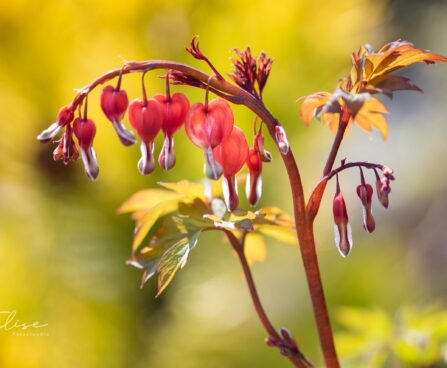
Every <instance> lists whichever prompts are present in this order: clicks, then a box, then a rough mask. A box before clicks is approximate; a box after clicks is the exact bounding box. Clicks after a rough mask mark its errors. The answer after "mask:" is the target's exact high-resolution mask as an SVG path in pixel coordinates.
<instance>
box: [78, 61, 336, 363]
mask: <svg viewBox="0 0 447 368" xmlns="http://www.w3.org/2000/svg"><path fill="white" fill-rule="evenodd" d="M154 69H165V70H176V71H179V72H182V73H184V74H185V75H187V76H189V77H190V78H193V79H194V80H196V81H199V82H201V83H202V84H203V85H204V86H206V84H209V88H210V91H211V92H214V93H216V94H217V95H219V96H220V97H222V98H225V99H227V100H229V101H230V102H233V103H236V104H243V105H245V106H246V107H248V108H249V109H250V110H252V111H253V112H254V113H255V114H256V115H257V116H259V118H260V119H261V120H262V121H263V122H264V123H265V125H266V126H267V128H268V130H269V133H270V135H271V136H272V138H273V139H274V140H275V127H276V126H278V125H280V124H279V122H278V121H277V120H276V119H275V118H274V117H273V115H272V114H271V113H270V112H269V111H268V110H267V108H266V107H265V106H264V104H263V103H262V101H260V100H259V99H258V98H256V97H255V96H253V95H251V94H250V93H248V92H247V91H245V90H243V89H242V88H240V87H238V86H237V85H234V84H231V83H229V82H227V81H226V80H224V79H220V78H210V76H209V75H208V74H206V73H203V72H201V71H199V70H197V69H195V68H192V67H190V66H188V65H185V64H182V63H176V62H172V61H164V60H150V61H143V62H129V63H126V64H125V65H124V66H123V67H122V68H120V69H116V70H112V71H110V72H108V73H106V74H104V75H102V76H100V77H99V78H97V79H96V80H94V81H93V82H92V83H90V84H89V85H87V86H86V87H85V88H83V89H82V90H81V91H80V92H79V93H78V94H77V96H76V97H75V99H74V100H73V103H72V108H73V110H75V109H76V108H77V107H78V105H80V104H81V103H82V102H83V100H84V99H85V97H86V96H87V94H88V93H89V92H90V91H91V90H93V89H94V88H95V87H96V86H98V85H100V84H102V83H105V82H106V81H109V80H110V79H112V78H115V77H117V76H118V75H119V74H120V73H122V74H127V73H131V72H144V71H150V70H154ZM337 136H338V135H337ZM342 137H343V134H341V137H340V138H339V142H341V139H342ZM339 145H340V143H338V146H339ZM332 151H334V152H335V153H334V154H332ZM332 151H331V156H330V157H333V161H332V163H331V164H330V166H331V167H332V165H333V162H334V161H335V156H336V151H338V147H337V148H336V149H335V148H333V150H332ZM281 156H282V159H283V161H284V165H285V167H286V171H287V175H288V177H289V183H290V187H291V191H292V199H293V208H294V216H295V224H296V231H297V236H298V242H299V246H300V250H301V256H302V260H303V264H304V269H305V273H306V277H307V283H308V287H309V291H310V296H311V299H312V307H313V311H314V315H315V319H316V323H317V329H318V335H319V338H320V343H321V347H322V351H323V357H324V361H325V364H326V367H327V368H339V367H340V365H339V363H338V359H337V353H336V350H335V345H334V338H333V334H332V328H331V324H330V320H329V313H328V309H327V306H326V301H325V297H324V292H323V285H322V281H321V276H320V270H319V266H318V258H317V253H316V249H315V241H314V234H313V219H311V218H308V216H307V214H306V209H305V198H304V191H303V186H302V182H301V177H300V173H299V170H298V166H297V164H296V161H295V158H294V156H293V153H292V150H291V149H290V150H289V151H288V153H287V154H285V155H284V154H281ZM328 165H329V162H328V164H327V165H326V166H328ZM329 171H330V170H329Z"/></svg>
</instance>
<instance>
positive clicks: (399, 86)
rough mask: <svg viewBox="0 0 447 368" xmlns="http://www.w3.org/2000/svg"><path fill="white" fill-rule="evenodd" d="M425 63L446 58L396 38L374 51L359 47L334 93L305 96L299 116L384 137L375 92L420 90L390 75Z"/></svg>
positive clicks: (384, 124)
mask: <svg viewBox="0 0 447 368" xmlns="http://www.w3.org/2000/svg"><path fill="white" fill-rule="evenodd" d="M419 62H425V63H426V64H434V63H437V62H447V58H446V57H444V56H442V55H438V54H435V53H432V52H429V51H427V50H423V49H417V48H415V47H414V46H413V44H411V43H410V42H406V41H401V40H397V41H394V42H390V43H388V44H386V45H385V46H383V47H382V48H381V49H380V50H379V51H377V52H376V51H374V49H373V48H372V47H371V45H365V46H362V47H360V49H359V50H358V52H356V53H353V54H352V69H351V72H350V74H349V76H347V77H346V78H342V79H341V80H340V81H339V83H338V85H337V89H336V90H335V92H334V93H329V92H318V93H314V94H311V95H309V96H306V97H304V100H303V103H302V104H301V117H302V118H303V121H304V123H305V124H306V125H309V123H310V121H311V120H312V119H313V118H317V119H320V120H321V121H322V122H323V123H324V124H328V125H329V126H330V128H331V129H332V130H337V128H338V126H339V124H341V125H342V126H343V128H346V127H347V126H348V124H350V123H354V122H355V123H356V124H358V125H359V126H360V127H361V128H362V129H364V130H366V131H368V132H369V131H371V129H372V128H375V129H377V130H378V131H379V132H380V133H381V134H382V137H383V139H386V138H387V134H388V133H387V122H386V119H385V116H384V115H385V114H386V113H387V112H388V110H387V108H386V107H385V106H384V105H383V104H382V102H380V101H379V100H378V99H377V98H375V97H373V95H374V94H378V93H383V94H385V95H386V96H388V97H390V98H391V97H392V96H393V93H394V92H395V91H399V90H414V91H419V92H422V90H421V89H420V88H419V87H418V86H416V85H414V84H413V83H412V82H411V80H410V79H409V78H405V77H402V76H398V75H393V74H390V73H392V72H395V71H397V70H399V69H401V68H404V67H406V66H409V65H412V64H415V63H419Z"/></svg>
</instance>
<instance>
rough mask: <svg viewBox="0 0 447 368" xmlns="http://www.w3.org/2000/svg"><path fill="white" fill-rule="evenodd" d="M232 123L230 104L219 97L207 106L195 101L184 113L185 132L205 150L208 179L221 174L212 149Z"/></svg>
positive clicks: (216, 177)
mask: <svg viewBox="0 0 447 368" xmlns="http://www.w3.org/2000/svg"><path fill="white" fill-rule="evenodd" d="M233 124H234V117H233V112H232V111H231V108H230V106H229V105H228V103H227V102H226V101H224V100H220V99H217V100H213V101H211V102H210V103H209V104H208V106H206V105H204V104H202V103H196V104H194V105H192V106H191V108H190V109H189V111H188V114H187V115H186V120H185V129H186V134H187V135H188V137H189V139H190V140H191V141H192V142H193V143H194V144H195V145H196V146H198V147H200V148H201V149H202V150H203V151H204V152H205V159H206V163H205V173H206V175H207V176H208V177H209V178H210V179H214V180H216V179H218V178H219V177H220V176H221V175H222V168H221V167H220V165H219V164H218V163H217V162H216V161H215V159H214V156H213V151H212V150H213V149H214V148H215V147H216V146H218V145H219V144H220V143H221V142H222V141H223V140H224V139H225V138H227V137H228V136H229V135H230V134H231V131H232V129H233Z"/></svg>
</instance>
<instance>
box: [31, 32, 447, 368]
mask: <svg viewBox="0 0 447 368" xmlns="http://www.w3.org/2000/svg"><path fill="white" fill-rule="evenodd" d="M187 50H188V51H189V52H190V53H191V55H192V56H193V57H195V58H196V59H198V60H203V61H204V62H206V63H207V65H208V66H209V67H210V68H211V70H212V71H213V73H214V75H211V76H210V75H207V74H205V73H203V72H201V71H199V70H197V69H195V68H192V67H190V66H188V65H185V64H181V63H176V62H172V61H164V60H149V61H142V62H127V63H125V64H124V65H123V66H122V67H121V68H119V69H116V70H112V71H109V72H107V73H105V74H104V75H102V76H100V77H98V78H97V79H95V80H94V81H92V82H91V83H90V84H89V85H87V86H86V87H84V88H82V89H80V90H79V92H78V93H77V95H76V96H75V98H74V100H73V101H72V103H71V104H70V105H67V106H65V107H63V108H62V109H61V110H60V111H59V113H58V116H57V118H56V122H54V123H53V124H51V125H50V127H49V128H47V129H45V130H44V131H43V132H42V133H41V134H40V135H39V136H38V139H39V140H40V141H42V142H50V141H53V140H54V139H55V138H56V136H57V135H58V133H59V132H61V131H62V129H63V128H65V131H64V133H63V136H62V139H61V141H60V142H59V145H58V147H57V148H56V150H55V152H54V158H55V159H58V160H60V159H61V160H62V161H63V162H64V163H67V162H69V161H70V160H75V159H76V158H77V151H76V144H75V143H74V141H73V139H72V132H73V134H74V135H75V137H76V138H77V141H78V145H79V149H80V152H81V157H82V160H83V162H84V167H85V170H86V172H87V175H88V176H89V177H90V178H91V179H95V178H96V177H97V176H98V172H99V169H98V165H97V161H96V155H95V151H94V149H93V140H94V137H95V134H96V126H95V124H94V123H93V121H92V120H91V119H88V118H87V98H88V95H89V93H90V92H91V91H92V90H94V89H95V88H96V87H98V86H100V85H102V84H104V83H107V82H109V81H111V80H112V79H114V78H117V77H118V78H119V79H118V83H117V86H116V87H115V88H113V87H111V86H107V87H105V88H104V90H103V95H102V98H101V106H102V108H103V111H104V113H105V114H106V116H107V118H108V119H109V120H110V121H112V124H113V126H114V128H115V130H116V131H117V134H118V137H119V138H120V140H121V141H122V143H124V144H125V145H130V144H131V143H132V142H133V138H132V136H133V135H132V134H131V133H130V132H129V131H127V130H126V129H125V128H124V126H123V125H122V122H121V121H122V119H123V117H124V114H125V111H126V107H127V93H126V92H124V91H122V90H121V79H122V78H123V77H124V75H126V74H129V73H137V72H140V73H143V77H144V75H145V73H147V72H149V71H151V70H154V69H162V70H164V71H167V72H168V77H167V78H166V80H167V93H166V96H157V97H156V98H147V96H146V90H145V88H144V79H143V78H142V89H143V98H142V99H136V100H133V101H132V102H131V103H130V104H129V107H128V110H129V112H128V117H129V121H130V124H131V126H132V127H133V128H134V130H135V131H136V132H137V134H138V136H139V137H140V139H141V153H142V156H141V158H140V161H139V164H138V168H139V170H140V172H141V173H142V174H144V175H146V174H149V173H150V172H152V171H153V170H154V168H155V161H154V140H155V138H156V136H157V135H158V133H159V131H160V130H162V131H163V133H164V136H165V140H164V144H163V148H162V150H161V154H160V156H159V164H160V166H161V167H162V168H163V169H171V168H172V167H173V166H174V164H175V161H176V159H175V155H174V151H173V139H172V137H173V134H174V133H175V131H176V130H177V129H179V127H180V126H181V125H182V124H183V122H184V124H185V130H186V133H187V135H188V137H189V139H190V140H191V141H192V142H193V143H194V144H195V145H196V146H198V147H199V148H200V149H202V150H203V152H204V154H205V161H206V163H205V173H206V175H207V176H208V177H209V178H211V179H218V178H219V177H220V176H221V175H222V174H223V175H224V179H223V191H224V197H225V200H226V204H227V207H228V209H229V211H234V210H235V209H237V207H238V202H239V198H238V195H237V187H236V179H235V176H236V174H237V173H238V172H239V171H240V170H241V169H242V166H243V165H244V164H245V163H247V166H248V168H249V171H250V173H249V175H250V176H249V186H248V187H249V190H248V200H249V202H250V204H252V205H254V204H256V203H257V201H258V200H259V197H260V190H259V189H260V184H259V183H260V174H261V171H262V162H269V161H270V159H271V157H270V155H269V154H268V153H267V151H265V150H264V144H263V143H264V141H263V140H264V138H263V136H262V135H260V134H258V135H256V133H255V138H254V146H253V148H252V149H251V150H249V148H248V144H247V142H246V139H245V136H244V134H243V133H242V130H240V129H239V128H238V127H234V117H233V112H232V110H231V107H230V105H229V103H235V104H242V105H244V106H246V107H247V108H249V109H250V110H251V111H253V112H254V113H255V114H256V115H257V116H258V117H259V118H260V120H261V121H263V122H264V124H265V126H266V128H267V130H268V132H269V134H270V136H271V138H272V140H273V141H274V142H275V143H276V146H277V147H278V151H279V153H280V156H281V159H282V160H283V162H284V167H285V169H286V171H287V174H288V177H289V182H290V189H291V192H292V197H291V199H292V203H293V209H294V215H295V222H294V223H295V229H294V230H296V236H297V238H298V243H299V246H300V249H301V256H302V260H303V264H304V269H305V273H306V277H307V282H308V287H309V292H310V296H311V299H312V306H313V309H314V315H315V319H316V324H317V329H318V333H319V337H320V343H321V347H322V353H323V357H324V363H325V366H326V367H327V368H339V367H340V364H339V362H338V358H337V353H336V350H335V344H334V339H333V334H332V328H331V324H330V319H329V313H328V308H327V305H326V301H325V297H324V293H323V285H322V280H321V277H320V271H319V266H318V259H317V253H316V249H315V241H314V231H313V222H314V219H315V216H316V215H317V213H318V210H319V207H320V204H321V200H322V197H323V195H324V192H325V189H326V186H327V183H328V182H329V180H330V179H331V178H333V177H334V176H335V177H337V178H338V175H339V174H340V173H341V172H342V171H344V170H346V169H348V168H350V167H357V168H358V167H362V168H364V169H371V170H375V171H376V188H377V195H378V199H379V201H380V203H381V204H382V205H383V206H384V207H388V203H389V201H388V194H389V192H390V185H389V184H390V181H391V180H394V176H393V172H392V171H391V169H389V168H388V167H386V166H384V165H381V164H372V163H367V162H349V163H346V162H345V161H344V160H343V162H342V165H341V166H340V167H338V168H336V169H333V165H334V162H335V160H336V157H337V153H338V150H339V147H340V145H341V142H342V140H343V137H344V136H345V133H346V130H347V128H348V126H350V125H352V124H353V123H356V124H357V125H359V126H360V127H362V128H363V129H365V130H367V131H371V129H372V128H375V129H377V130H379V131H380V133H381V134H382V137H383V138H384V139H386V137H387V124H386V120H385V114H387V108H386V107H385V106H384V105H383V103H382V102H380V101H379V100H378V99H377V98H376V97H374V95H375V94H377V93H384V94H386V95H388V96H392V94H393V93H394V92H395V91H398V90H416V91H420V88H419V87H416V86H415V85H414V84H412V82H411V81H410V80H409V79H408V78H405V77H401V76H396V75H392V74H390V73H392V72H394V71H396V70H398V69H401V68H403V67H406V66H408V65H411V64H414V63H418V62H425V63H428V64H432V63H437V62H445V61H447V58H445V57H444V56H441V55H437V54H434V53H431V52H429V51H426V50H423V49H417V48H415V47H414V46H413V45H412V44H410V43H408V42H404V41H400V40H398V41H395V42H391V43H389V44H387V45H385V46H384V47H382V48H381V49H380V50H379V51H377V52H375V51H374V50H373V49H372V48H371V47H370V46H363V47H361V48H360V49H359V51H358V52H357V53H354V54H353V56H352V70H351V73H350V75H349V76H348V77H346V78H344V79H342V80H341V81H340V82H339V83H338V85H337V88H336V90H335V92H334V93H328V92H318V93H315V94H312V95H309V96H307V97H305V99H304V101H303V103H302V106H301V115H302V118H303V120H304V122H305V124H306V125H309V122H310V120H311V119H312V118H313V117H316V118H319V119H321V120H322V121H323V122H324V123H326V124H329V125H330V126H331V128H332V129H334V130H336V131H337V133H336V136H335V139H334V143H333V145H332V148H331V150H330V152H329V155H328V159H327V161H326V164H325V166H324V169H323V170H322V171H323V176H322V179H321V180H320V182H319V183H318V184H317V186H316V188H315V190H314V191H313V192H312V194H311V196H310V198H309V199H308V200H307V201H306V198H305V196H304V191H303V185H302V182H301V176H300V172H299V169H298V166H297V163H296V161H295V159H294V156H293V153H292V148H291V147H290V145H289V142H288V140H287V134H286V131H285V130H284V128H283V127H282V126H281V125H280V123H279V122H278V120H277V119H275V118H274V116H273V115H272V114H271V113H270V112H269V110H268V109H267V108H266V106H265V105H264V102H263V99H262V92H263V89H264V87H265V84H266V81H267V78H268V76H269V75H270V70H271V66H272V62H273V61H272V59H270V58H269V57H267V56H266V55H265V54H264V53H262V54H261V56H259V57H258V58H257V57H255V56H253V54H252V53H251V51H250V49H249V48H247V49H246V50H245V51H239V50H236V54H237V58H236V59H234V60H233V66H234V73H233V75H231V78H232V80H233V82H234V83H232V82H230V81H228V80H226V79H225V78H224V77H223V74H222V73H220V72H219V71H218V70H217V69H216V68H215V66H214V65H213V64H212V63H211V62H210V60H209V59H208V58H207V57H206V56H205V55H204V54H203V53H202V52H201V50H200V49H199V47H198V41H197V39H196V38H194V39H193V41H192V42H191V46H190V47H189V48H188V49H187ZM169 83H173V84H178V85H187V86H191V87H199V88H206V97H205V103H200V102H199V103H195V104H193V105H192V106H191V107H190V108H189V109H188V107H187V106H188V105H189V102H187V99H186V97H185V98H184V96H179V97H175V96H176V94H174V95H173V96H172V97H171V96H170V92H169ZM209 92H211V93H214V94H216V95H217V96H218V97H219V98H218V99H216V100H212V101H210V102H208V93H209ZM174 97H175V98H174ZM81 106H84V114H83V116H82V117H81V116H80V115H79V117H77V118H76V119H75V120H74V121H73V118H74V112H75V111H76V110H79V109H80V108H81ZM186 110H188V111H187V112H186V113H185V111H186ZM378 171H381V172H382V175H383V176H382V178H380V176H379V174H378ZM197 185H198V184H193V183H187V184H185V183H176V184H173V183H171V184H169V185H168V184H165V186H167V187H169V189H170V190H171V191H172V192H173V193H174V194H172V193H171V194H169V195H168V197H169V196H171V199H172V196H175V198H177V199H179V200H178V201H176V202H173V201H167V203H164V204H163V205H162V203H160V202H159V200H160V198H153V196H151V197H150V198H149V199H148V202H150V203H151V204H152V206H149V208H146V207H144V206H142V204H141V203H140V201H141V197H140V196H138V195H137V196H136V197H135V198H131V200H130V201H129V203H127V204H126V206H124V207H126V208H125V209H126V210H127V212H134V215H135V219H136V222H137V227H136V232H135V237H134V241H133V245H132V254H133V259H132V264H134V265H136V266H138V267H141V268H144V270H145V280H147V279H148V278H150V277H151V276H152V275H154V274H155V273H157V274H158V277H159V285H161V288H160V289H159V293H161V291H163V290H164V288H165V287H166V286H167V284H169V282H170V281H171V280H172V278H173V276H174V274H175V272H176V271H177V270H178V269H180V268H181V267H183V266H184V265H185V263H186V261H187V258H188V255H189V253H190V251H191V249H193V248H194V246H195V245H196V244H197V241H198V238H199V236H200V234H201V233H202V232H204V231H209V230H216V231H223V232H224V233H225V234H226V236H227V238H228V240H229V242H230V243H231V245H232V247H233V249H234V250H235V252H236V254H237V256H238V257H239V259H240V261H241V265H242V267H243V270H244V275H245V278H246V280H247V284H248V287H249V290H250V295H251V297H252V300H253V303H254V306H255V309H256V312H257V314H258V316H259V319H260V321H261V322H262V324H263V326H264V328H265V330H266V332H267V333H268V336H269V337H268V340H267V341H268V344H269V346H274V347H277V348H279V349H280V351H281V353H282V354H283V355H285V356H286V357H287V358H288V359H289V360H290V361H291V363H292V364H293V365H294V366H295V367H299V368H308V367H312V364H311V363H310V362H309V360H308V359H307V358H306V357H305V356H304V355H303V353H302V352H301V351H300V350H299V349H298V345H297V344H296V340H295V338H293V336H292V335H291V334H290V333H289V332H288V331H287V330H285V329H282V330H281V331H280V333H279V332H278V330H276V329H275V328H274V327H273V325H272V324H271V322H270V321H269V319H268V317H267V314H266V312H265V311H264V309H263V307H262V304H261V302H260V299H259V296H258V295H257V292H256V288H255V284H254V280H253V277H252V275H251V272H250V268H249V265H248V262H247V257H246V254H245V249H244V247H245V242H246V240H247V239H250V237H251V235H253V234H254V233H256V232H258V234H257V235H259V233H262V232H260V227H262V226H267V227H269V226H276V227H277V229H281V228H286V229H288V230H290V229H291V225H290V221H287V220H286V219H285V217H286V216H285V215H284V213H282V212H281V211H280V210H278V209H275V208H274V207H270V208H266V209H259V210H257V211H255V212H251V211H243V210H242V211H234V212H233V213H230V212H227V211H225V210H222V209H220V210H219V211H214V210H215V209H216V208H217V207H219V208H220V207H222V206H215V205H214V206H213V205H211V203H214V204H215V203H217V202H216V201H219V200H220V199H216V198H213V199H211V197H212V196H211V195H207V196H204V195H203V193H201V194H197ZM210 188H211V190H207V192H210V193H212V192H213V189H212V188H213V186H212V185H211V186H210ZM358 194H359V196H360V199H361V201H362V205H363V207H364V210H365V216H364V226H365V228H367V230H369V231H372V229H373V227H374V226H373V222H372V221H371V219H372V216H370V215H371V214H370V209H371V200H372V187H370V186H368V184H366V183H365V182H364V178H363V179H362V183H361V185H360V186H359V190H358ZM144 198H147V197H144ZM180 199H181V201H180ZM213 201H214V202H213ZM154 203H156V204H154ZM173 203H174V204H175V206H174V208H173V207H172V206H173ZM142 207H143V208H142ZM155 210H156V216H154V213H153V212H151V211H155ZM333 213H334V221H335V228H336V238H337V236H338V240H337V246H338V248H339V250H340V252H341V253H342V255H343V256H346V255H347V254H348V253H349V252H350V250H351V249H352V240H351V238H350V232H349V222H348V215H347V211H346V204H345V202H344V199H343V196H342V194H341V191H340V188H339V184H338V183H337V192H336V195H335V198H334V202H333ZM161 217H162V218H161ZM158 219H160V220H161V221H157V220H158ZM155 227H156V228H155ZM292 227H293V225H292ZM148 234H150V236H151V239H150V241H149V243H148V244H145V243H144V240H145V236H147V235H148ZM166 235H168V236H166ZM289 235H290V234H289ZM174 240H175V241H174ZM173 241H174V242H173Z"/></svg>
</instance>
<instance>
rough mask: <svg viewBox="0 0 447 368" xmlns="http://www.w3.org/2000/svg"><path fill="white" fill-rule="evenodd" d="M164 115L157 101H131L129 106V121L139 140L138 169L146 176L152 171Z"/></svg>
mask: <svg viewBox="0 0 447 368" xmlns="http://www.w3.org/2000/svg"><path fill="white" fill-rule="evenodd" d="M163 119H164V114H163V109H162V107H161V105H160V103H159V102H158V101H157V100H154V99H149V100H147V101H143V100H141V99H136V100H133V101H132V102H131V103H130V105H129V121H130V124H131V125H132V126H133V127H134V129H135V130H136V131H137V133H138V135H139V136H140V138H141V158H140V161H138V169H139V170H140V172H141V174H143V175H147V174H150V173H151V172H152V171H153V170H154V167H155V165H154V155H153V153H154V144H153V141H154V139H155V137H156V136H157V134H158V132H159V131H160V129H161V126H162V124H163Z"/></svg>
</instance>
